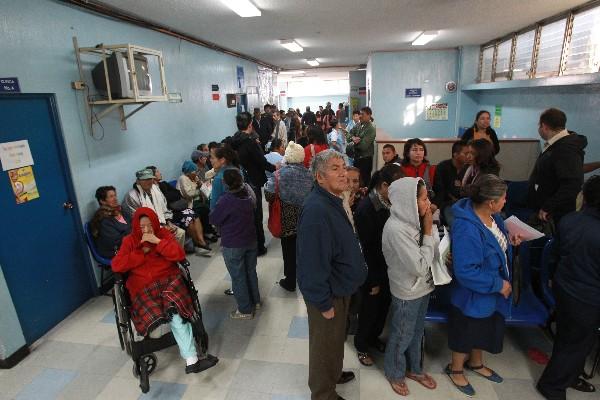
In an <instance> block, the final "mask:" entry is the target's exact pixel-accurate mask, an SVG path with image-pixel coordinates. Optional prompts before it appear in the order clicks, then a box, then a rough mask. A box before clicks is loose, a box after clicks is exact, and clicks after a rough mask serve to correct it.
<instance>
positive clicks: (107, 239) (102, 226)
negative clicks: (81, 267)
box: [90, 186, 131, 259]
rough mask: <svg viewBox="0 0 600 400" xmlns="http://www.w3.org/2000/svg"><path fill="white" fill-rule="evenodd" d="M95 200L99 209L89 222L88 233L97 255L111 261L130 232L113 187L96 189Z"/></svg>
mask: <svg viewBox="0 0 600 400" xmlns="http://www.w3.org/2000/svg"><path fill="white" fill-rule="evenodd" d="M96 200H97V201H98V204H99V205H100V208H98V210H97V211H96V213H95V214H94V217H93V218H92V220H91V221H90V231H91V233H92V236H93V238H94V243H95V244H96V249H97V250H98V254H100V255H101V256H102V257H104V258H108V259H111V258H113V257H114V256H115V254H116V253H117V250H119V247H121V241H122V240H123V238H124V237H125V235H128V234H129V232H131V227H130V226H129V223H128V222H127V221H126V220H125V218H124V217H123V214H122V213H121V206H120V205H119V201H118V199H117V190H116V189H115V188H114V187H113V186H100V187H99V188H98V189H96Z"/></svg>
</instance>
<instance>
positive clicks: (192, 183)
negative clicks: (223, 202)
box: [169, 160, 216, 241]
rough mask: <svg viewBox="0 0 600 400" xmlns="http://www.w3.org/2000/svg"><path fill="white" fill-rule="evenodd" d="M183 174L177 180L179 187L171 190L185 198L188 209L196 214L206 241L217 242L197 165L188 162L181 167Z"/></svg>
mask: <svg viewBox="0 0 600 400" xmlns="http://www.w3.org/2000/svg"><path fill="white" fill-rule="evenodd" d="M181 172H182V174H181V176H180V177H179V179H177V185H176V186H175V188H171V189H169V190H171V191H174V192H177V194H178V196H179V198H183V199H184V200H185V201H187V207H188V208H189V209H192V210H194V213H195V214H196V215H197V216H198V218H200V228H201V230H202V233H203V237H204V240H205V241H206V240H208V241H216V238H215V236H214V233H215V231H214V229H213V228H212V226H211V225H210V223H209V220H208V214H209V211H210V209H209V204H208V198H207V197H206V195H205V194H204V192H203V191H202V190H201V189H200V187H201V185H202V181H201V179H200V176H199V175H198V167H197V164H194V163H193V162H192V161H189V160H186V161H184V163H183V166H182V167H181ZM169 186H170V185H169Z"/></svg>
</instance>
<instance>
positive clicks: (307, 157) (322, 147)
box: [304, 144, 329, 168]
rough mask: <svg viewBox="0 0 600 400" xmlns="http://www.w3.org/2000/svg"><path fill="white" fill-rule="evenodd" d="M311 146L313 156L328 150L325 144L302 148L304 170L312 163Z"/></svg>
mask: <svg viewBox="0 0 600 400" xmlns="http://www.w3.org/2000/svg"><path fill="white" fill-rule="evenodd" d="M311 146H315V155H317V154H319V153H320V152H322V151H323V150H327V149H328V148H329V145H327V144H315V145H312V144H309V145H308V146H306V147H305V148H304V166H305V167H306V168H310V162H311V161H312V152H311Z"/></svg>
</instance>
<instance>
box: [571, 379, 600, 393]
mask: <svg viewBox="0 0 600 400" xmlns="http://www.w3.org/2000/svg"><path fill="white" fill-rule="evenodd" d="M570 388H571V389H575V390H577V391H578V392H585V393H592V392H595V391H596V388H595V387H594V385H592V384H591V383H589V382H588V381H586V380H585V379H582V378H577V380H576V381H575V382H573V383H572V384H571V386H570Z"/></svg>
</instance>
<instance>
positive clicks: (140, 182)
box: [121, 168, 185, 247]
mask: <svg viewBox="0 0 600 400" xmlns="http://www.w3.org/2000/svg"><path fill="white" fill-rule="evenodd" d="M135 177H136V181H135V183H134V184H133V189H131V190H130V191H129V192H128V193H127V195H126V196H125V198H124V199H123V203H122V204H121V209H122V211H123V214H124V215H125V218H129V219H130V220H131V216H132V215H133V213H135V210H137V209H138V208H140V207H148V208H151V209H152V210H153V211H154V212H155V213H156V215H157V216H158V221H159V222H160V225H161V226H164V227H166V228H167V229H169V231H170V232H171V233H172V234H173V235H175V238H176V239H177V241H178V242H179V244H180V245H181V247H183V246H184V245H185V231H184V230H183V229H181V228H178V227H177V226H176V225H175V224H173V222H172V220H173V212H172V211H171V210H169V208H168V207H167V199H166V198H165V196H164V195H163V194H162V192H161V191H160V188H159V187H158V185H155V184H154V173H153V172H152V170H151V169H147V168H145V169H142V170H139V171H137V172H136V173H135Z"/></svg>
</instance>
